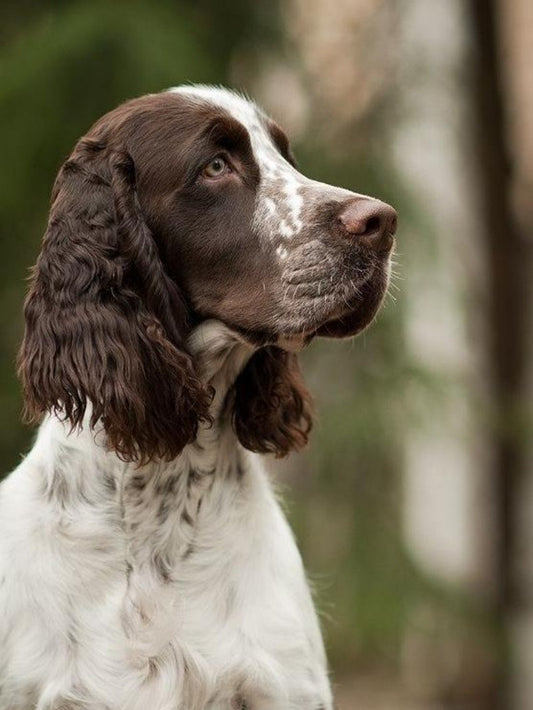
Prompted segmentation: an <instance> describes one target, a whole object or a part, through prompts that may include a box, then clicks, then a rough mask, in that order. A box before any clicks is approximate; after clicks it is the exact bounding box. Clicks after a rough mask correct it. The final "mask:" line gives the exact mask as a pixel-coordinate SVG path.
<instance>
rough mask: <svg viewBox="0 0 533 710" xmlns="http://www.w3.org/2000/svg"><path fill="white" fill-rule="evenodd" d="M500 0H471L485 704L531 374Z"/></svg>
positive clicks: (507, 698)
mask: <svg viewBox="0 0 533 710" xmlns="http://www.w3.org/2000/svg"><path fill="white" fill-rule="evenodd" d="M498 7H499V4H498V2H497V0H469V11H470V15H471V21H472V37H473V45H474V47H473V49H474V52H473V53H474V57H473V59H474V65H473V71H474V74H473V79H474V82H473V92H472V101H473V110H474V130H475V133H476V136H475V137H476V139H477V142H476V145H475V149H476V155H477V161H478V169H479V176H478V179H479V191H480V197H481V219H482V228H483V231H484V237H485V245H486V259H487V275H488V278H487V287H488V300H487V305H486V322H487V333H488V337H489V343H488V346H489V366H490V370H491V374H492V377H493V382H492V383H491V386H492V392H491V394H492V398H493V404H494V417H493V419H492V420H491V423H492V427H491V431H490V432H489V442H490V444H491V445H492V451H493V468H492V471H491V476H492V478H493V490H494V495H495V514H496V528H497V539H496V546H497V547H496V551H495V553H496V554H495V560H496V569H495V585H496V588H495V596H494V598H495V605H496V613H497V618H498V622H499V625H500V629H501V632H502V659H501V661H502V662H501V665H500V668H501V671H500V675H499V677H497V678H495V680H494V688H493V689H492V692H491V696H492V697H491V699H490V700H489V703H488V707H489V708H490V710H511V703H512V697H511V696H512V687H511V682H512V670H511V669H512V648H511V639H510V637H509V635H510V629H509V623H510V621H511V618H512V617H513V616H514V614H515V613H516V612H517V611H518V610H519V606H520V603H521V600H520V593H519V589H518V588H517V587H518V585H517V583H516V576H515V563H516V551H517V534H518V530H517V528H518V524H517V512H516V511H517V495H518V489H519V486H520V483H521V481H522V479H523V477H524V476H525V474H526V469H527V442H526V441H525V437H524V431H523V422H524V415H525V411H526V406H527V401H526V391H527V379H528V377H527V375H528V364H529V363H528V355H527V350H528V347H527V344H528V338H527V332H528V322H529V303H530V289H529V284H528V279H529V274H530V273H531V271H530V269H531V242H530V241H528V240H527V239H526V234H525V232H524V230H523V228H522V229H521V228H520V227H519V224H521V225H522V224H524V222H523V220H522V219H517V215H516V214H515V213H514V211H513V207H512V199H511V196H512V187H513V174H512V161H511V159H510V150H509V142H508V127H507V124H506V115H505V106H506V100H505V87H504V82H503V70H502V62H501V57H500V55H499V36H500V35H499V27H498V20H499V12H498Z"/></svg>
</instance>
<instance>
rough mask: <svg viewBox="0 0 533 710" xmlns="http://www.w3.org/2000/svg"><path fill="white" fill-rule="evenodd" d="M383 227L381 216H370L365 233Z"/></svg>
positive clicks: (370, 232)
mask: <svg viewBox="0 0 533 710" xmlns="http://www.w3.org/2000/svg"><path fill="white" fill-rule="evenodd" d="M380 228H381V220H380V218H379V217H370V219H368V220H367V223H366V228H365V231H364V232H363V234H372V233H373V232H377V231H378V229H380Z"/></svg>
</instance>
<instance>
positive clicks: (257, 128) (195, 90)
mask: <svg viewBox="0 0 533 710" xmlns="http://www.w3.org/2000/svg"><path fill="white" fill-rule="evenodd" d="M169 91H170V92H172V93H177V94H183V95H184V96H187V98H190V99H193V100H194V99H198V100H199V101H201V102H202V103H204V102H205V103H209V104H212V105H213V106H216V107H218V108H221V109H223V110H224V111H226V112H227V113H229V114H230V115H231V116H232V117H233V118H235V119H236V120H237V121H239V122H240V123H242V125H243V126H244V127H245V128H247V130H248V132H249V133H250V136H251V137H253V138H256V139H257V138H259V137H261V138H264V137H265V134H266V133H267V132H266V129H265V121H266V115H265V114H264V112H263V111H261V109H259V108H258V107H257V106H256V104H255V103H254V102H253V101H251V100H250V99H247V98H245V97H244V96H241V95H240V94H238V93H237V92H235V91H230V90H229V89H225V88H223V87H218V86H207V85H204V84H194V85H191V86H176V87H173V88H172V89H169Z"/></svg>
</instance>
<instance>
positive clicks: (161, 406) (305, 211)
mask: <svg viewBox="0 0 533 710" xmlns="http://www.w3.org/2000/svg"><path fill="white" fill-rule="evenodd" d="M395 228H396V214H395V212H394V210H393V209H392V208H391V207H389V206H388V205H386V204H384V203H382V202H380V201H379V200H375V199H372V198H369V197H366V196H363V195H358V194H356V193H353V192H350V191H348V190H343V189H340V188H337V187H332V186H330V185H325V184H322V183H318V182H315V181H313V180H309V179H308V178H306V177H304V176H303V175H302V174H301V173H299V172H298V170H297V169H296V167H295V164H294V159H293V157H292V153H291V151H290V148H289V143H288V140H287V138H286V136H285V134H284V133H283V131H282V130H281V129H280V128H279V127H278V126H277V125H276V124H275V123H274V122H273V121H272V120H270V119H269V118H268V117H267V116H265V115H264V114H263V113H262V112H261V111H260V110H259V109H258V108H257V107H256V106H255V105H254V104H253V103H251V102H249V101H247V100H245V99H243V98H241V97H240V96H238V95H236V94H234V93H231V92H229V91H226V90H224V89H214V88H210V87H181V88H178V89H175V90H171V91H168V92H165V93H162V94H154V95H149V96H144V97H142V98H139V99H135V100H133V101H130V102H128V103H126V104H123V105H122V106H120V107H118V108H117V109H115V110H114V111H112V112H110V113H109V114H107V115H105V116H104V117H103V118H101V119H100V120H99V121H98V122H97V123H96V124H95V125H94V126H93V128H92V129H91V130H90V131H89V133H88V134H87V135H86V136H85V137H83V138H82V139H81V140H80V141H79V143H78V144H77V146H76V147H75V149H74V151H73V153H72V155H71V156H70V158H69V159H68V160H67V161H66V163H65V164H64V165H63V167H62V168H61V170H60V172H59V175H58V177H57V180H56V183H55V186H54V189H53V193H52V206H51V210H50V219H49V223H48V228H47V232H46V234H45V237H44V241H43V247H42V251H41V254H40V256H39V259H38V261H37V264H36V266H35V269H34V272H33V278H32V284H31V289H30V293H29V295H28V298H27V302H26V306H25V316H26V333H25V337H24V342H23V345H22V349H21V355H20V372H21V375H22V379H23V384H24V394H25V400H26V408H27V411H28V414H29V415H30V417H33V418H36V417H38V416H40V415H41V414H42V413H43V412H44V411H47V410H54V411H56V412H58V413H61V414H62V415H63V416H64V417H66V418H67V419H68V420H70V421H71V423H72V424H73V425H74V426H76V425H79V424H80V422H81V420H82V418H83V416H84V414H85V411H86V408H87V404H88V402H91V404H92V414H91V424H92V425H93V426H94V424H95V423H96V422H97V421H98V420H101V421H102V422H103V424H104V427H105V430H106V433H107V437H108V441H109V445H110V447H112V448H113V449H115V450H116V451H117V453H118V454H119V455H120V456H122V457H123V458H125V459H127V460H130V459H134V460H139V461H147V460H149V459H151V458H159V457H161V458H172V457H174V456H176V455H177V454H178V453H179V452H180V451H181V449H182V448H183V447H184V446H185V445H186V444H187V443H189V442H191V441H193V440H194V438H195V436H196V433H197V428H198V424H199V422H200V421H201V420H203V419H208V418H209V403H210V396H211V395H210V391H209V388H207V387H206V385H205V383H204V382H202V381H200V379H199V377H198V375H197V373H196V371H195V363H194V362H193V361H192V359H191V356H190V355H189V353H188V352H187V348H186V345H185V340H186V337H187V334H188V333H189V331H190V329H191V328H192V327H193V326H194V325H196V324H198V323H200V322H201V321H203V320H205V319H207V318H216V319H218V320H220V321H222V322H224V323H225V324H226V325H227V326H229V327H230V328H232V329H234V330H236V331H238V332H239V333H240V334H241V335H242V336H243V337H245V338H246V339H248V340H249V341H250V342H253V343H255V344H256V345H257V346H258V349H257V352H256V353H255V354H254V355H253V357H252V358H251V360H250V361H249V362H248V364H247V365H246V367H245V369H244V371H243V372H242V373H241V374H240V375H239V377H238V378H237V381H236V383H235V386H234V388H233V394H232V396H233V404H234V413H233V417H234V426H235V430H236V432H237V434H238V436H239V438H240V440H241V442H242V443H243V444H244V445H245V446H246V447H248V448H250V449H252V450H255V451H262V452H266V451H271V452H274V453H276V454H278V455H283V454H285V453H287V452H288V451H289V450H290V449H292V448H297V447H299V446H301V445H302V444H304V443H305V441H306V437H307V432H308V430H309V427H310V423H311V419H310V414H309V406H308V405H309V402H308V396H307V393H306V391H305V388H304V387H303V384H302V382H301V378H300V374H299V369H298V364H297V360H296V355H295V354H294V353H293V352H291V350H292V349H293V346H294V345H295V344H301V343H303V342H307V341H309V340H310V339H311V338H312V337H313V336H315V335H322V336H332V337H345V336H350V335H355V334H356V333H358V332H360V331H361V330H362V329H363V328H365V327H366V326H367V325H368V324H369V323H370V321H371V320H372V319H373V317H374V315H375V314H376V312H377V310H378V308H379V305H380V303H381V301H382V298H383V296H384V293H385V290H386V287H387V282H388V273H389V259H390V252H391V249H392V245H393V234H394V231H395Z"/></svg>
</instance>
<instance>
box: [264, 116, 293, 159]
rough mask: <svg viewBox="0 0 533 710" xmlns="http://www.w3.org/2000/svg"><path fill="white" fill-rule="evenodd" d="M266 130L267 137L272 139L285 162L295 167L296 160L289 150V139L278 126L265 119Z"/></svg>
mask: <svg viewBox="0 0 533 710" xmlns="http://www.w3.org/2000/svg"><path fill="white" fill-rule="evenodd" d="M266 130H267V132H268V135H269V136H270V137H271V138H272V142H273V143H274V145H275V146H276V148H277V149H278V151H279V152H280V153H281V155H282V156H283V157H284V158H285V160H286V161H287V162H288V163H290V164H291V165H292V167H293V168H296V167H297V163H296V158H295V157H294V154H293V152H292V150H291V146H290V143H289V139H288V138H287V135H286V133H285V132H284V131H283V130H282V129H281V128H280V127H279V126H278V124H277V123H276V122H275V121H273V120H272V119H270V118H269V119H267V121H266Z"/></svg>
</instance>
